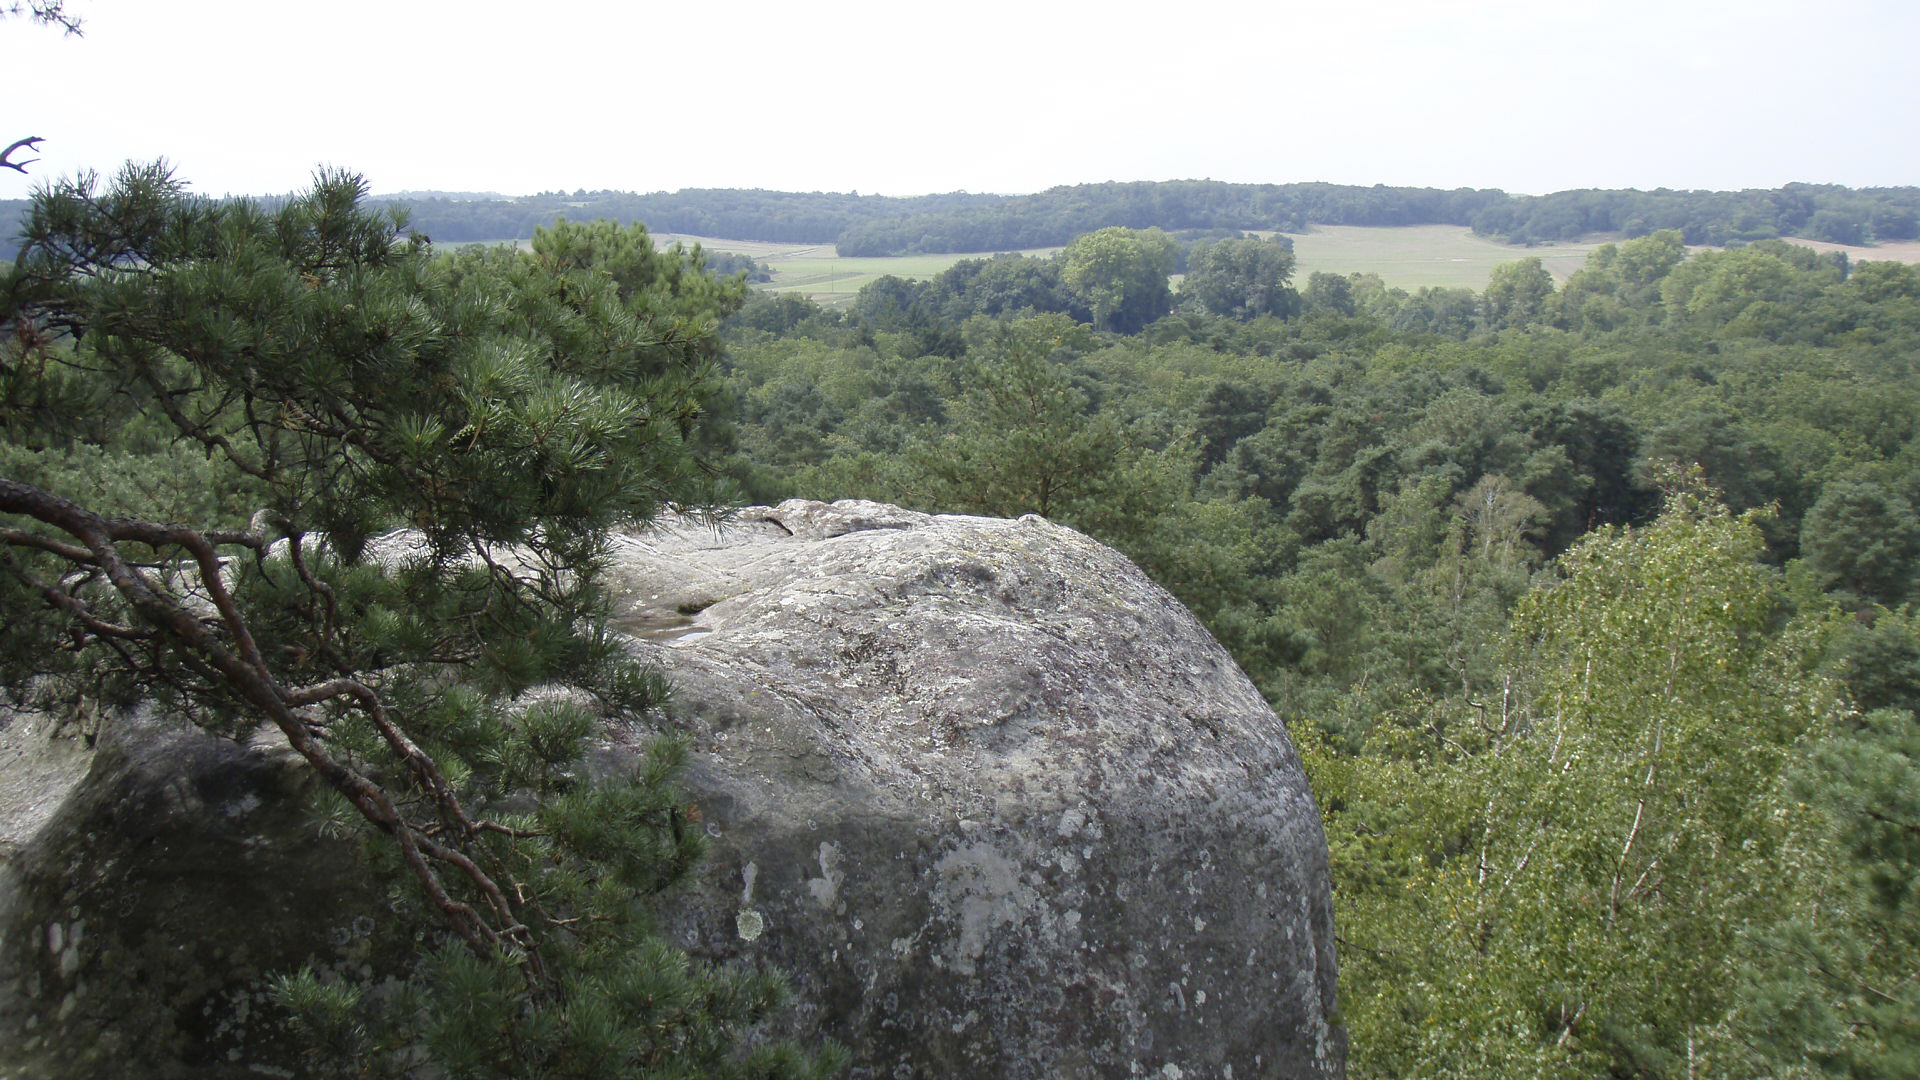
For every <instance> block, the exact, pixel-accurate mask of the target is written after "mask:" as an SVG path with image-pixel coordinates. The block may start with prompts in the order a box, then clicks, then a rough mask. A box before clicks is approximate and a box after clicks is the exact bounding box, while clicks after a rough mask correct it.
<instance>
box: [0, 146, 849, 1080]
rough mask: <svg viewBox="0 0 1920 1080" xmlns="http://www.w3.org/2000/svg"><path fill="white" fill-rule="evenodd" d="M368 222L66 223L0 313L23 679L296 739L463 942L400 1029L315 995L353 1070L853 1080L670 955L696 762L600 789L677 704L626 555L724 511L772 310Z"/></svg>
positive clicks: (80, 189) (45, 691) (650, 761)
mask: <svg viewBox="0 0 1920 1080" xmlns="http://www.w3.org/2000/svg"><path fill="white" fill-rule="evenodd" d="M364 195H365V185H364V183H363V182H362V181H361V180H360V179H359V178H358V177H355V176H349V175H343V174H323V175H321V176H320V177H319V178H318V179H317V182H316V183H315V185H314V186H313V188H312V190H311V191H309V192H308V193H306V194H304V195H302V196H300V197H298V198H295V199H293V200H291V201H290V202H288V203H287V204H286V205H285V206H283V207H281V208H279V209H267V208H264V207H262V206H259V205H256V204H252V203H249V202H244V201H242V202H223V203H215V202H212V201H208V200H203V199H197V198H193V197H190V196H188V195H187V194H186V193H185V191H184V190H183V185H182V184H181V183H180V182H179V181H177V180H175V179H174V178H173V177H172V175H171V174H170V172H169V171H168V170H167V169H166V168H165V167H164V165H155V166H147V167H129V168H128V169H127V170H125V171H124V172H123V173H122V174H121V175H120V176H119V177H118V178H116V179H115V180H114V181H113V182H112V183H111V184H107V185H102V184H100V183H99V181H98V180H97V178H92V177H86V178H82V179H80V180H78V181H74V182H63V183H60V184H57V185H55V186H53V187H52V188H50V189H48V190H46V191H43V192H42V193H41V194H40V195H39V196H38V197H37V198H36V200H35V203H34V207H33V210H32V214H31V218H30V220H29V222H28V225H27V228H26V237H25V240H26V245H25V249H24V251H23V254H22V256H21V258H20V260H19V261H18V263H17V264H16V265H15V266H14V267H12V268H11V269H9V270H7V271H5V273H4V277H3V278H0V302H3V306H0V319H4V326H3V329H4V331H5V334H4V344H3V345H0V592H3V593H4V595H0V602H4V605H5V610H6V611H7V612H9V618H8V619H7V620H6V621H5V625H4V626H0V677H4V680H5V683H6V685H7V687H8V688H9V689H10V690H11V691H12V692H13V693H14V694H15V695H16V696H19V697H22V698H26V699H29V700H33V701H34V702H35V703H36V704H39V705H40V706H41V707H45V708H57V707H59V705H60V703H62V702H69V703H70V702H72V701H75V700H82V699H85V700H91V701H94V702H102V703H105V704H109V705H113V704H121V705H124V704H128V703H131V702H132V701H134V700H139V699H145V700H152V701H157V702H159V703H160V704H162V705H163V706H165V707H167V708H169V709H171V710H174V711H176V712H178V713H180V714H182V715H184V716H187V717H189V718H191V719H192V720H193V721H194V722H195V723H197V724H199V725H200V726H202V727H203V728H205V729H207V730H209V731H212V732H216V733H220V734H224V735H232V736H244V735H246V734H248V733H251V732H253V731H254V730H255V729H257V728H259V727H260V726H261V725H263V724H265V725H269V726H270V727H271V728H273V729H275V730H277V732H278V733H279V735H280V736H281V737H282V738H284V739H285V740H286V742H287V743H288V744H289V745H290V746H291V747H292V748H293V749H294V750H295V751H296V752H297V753H298V754H299V755H300V756H301V757H302V758H304V759H305V761H306V762H307V763H308V764H309V765H310V766H311V768H312V769H313V771H314V773H315V775H316V776H317V777H318V778H319V780H320V781H321V782H322V785H323V788H322V790H323V791H324V792H326V793H327V799H326V802H327V804H328V805H327V806H326V807H323V813H326V814H330V815H331V816H332V818H333V820H334V821H335V822H336V823H337V824H339V825H340V826H342V827H351V826H356V825H357V826H358V827H359V828H361V829H362V830H363V831H364V832H365V834H366V835H368V836H369V837H370V838H372V839H373V840H374V841H377V842H375V843H372V844H371V845H370V846H371V849H372V851H373V853H374V854H373V864H372V867H371V868H370V872H384V873H387V874H390V875H391V876H393V877H394V878H396V879H398V880H401V881H404V882H406V883H408V885H409V886H410V889H409V891H408V893H407V895H409V896H410V897H411V898H412V902H413V903H414V904H415V906H416V909H417V914H418V916H419V917H420V918H421V919H422V920H430V921H431V925H437V926H438V927H439V931H438V935H437V936H438V940H440V941H441V945H440V946H439V947H438V948H436V949H435V950H434V951H433V952H432V954H431V955H430V956H429V957H428V958H426V960H425V962H424V964H423V966H422V969H421V971H420V973H419V977H418V978H417V979H416V980H415V982H414V984H413V986H412V989H411V992H410V993H407V994H403V995H400V996H398V997H395V998H389V999H384V1000H381V1001H373V1000H368V999H363V998H362V997H361V996H360V995H358V994H357V993H355V992H354V991H353V990H352V988H350V987H347V986H344V985H340V984H337V983H329V982H327V981H325V980H322V979H320V978H319V977H317V976H315V975H313V974H312V973H310V972H309V973H303V974H298V975H290V976H288V977H287V978H285V979H283V980H282V981H281V983H280V991H281V998H282V1000H283V1001H284V1002H286V1003H287V1004H288V1005H290V1006H291V1007H292V1008H293V1011H294V1014H295V1016H296V1018H297V1019H298V1020H299V1022H300V1023H302V1024H304V1025H305V1027H306V1029H307V1030H308V1031H309V1033H310V1034H311V1035H312V1036H313V1037H314V1038H315V1039H316V1040H318V1041H319V1042H320V1043H321V1044H322V1045H324V1046H326V1047H329V1048H331V1049H332V1050H334V1051H335V1052H336V1053H335V1054H333V1055H330V1056H322V1057H321V1058H319V1059H318V1060H320V1061H322V1062H333V1063H336V1064H338V1066H339V1068H340V1071H341V1072H342V1073H344V1074H347V1075H356V1076H357V1075H380V1074H382V1073H386V1072H390V1073H393V1074H396V1075H415V1074H418V1070H420V1069H422V1068H431V1069H437V1070H439V1073H438V1074H440V1075H447V1076H459V1077H508V1076H515V1077H518V1076H536V1075H537V1076H551V1077H589V1076H590V1077H596V1078H599V1077H627V1076H641V1075H645V1076H756V1077H757V1076H766V1077H772V1076H810V1075H820V1074H822V1073H823V1072H825V1071H828V1070H829V1068H830V1066H831V1065H832V1064H833V1061H832V1057H833V1055H832V1054H827V1055H825V1056H823V1057H818V1058H815V1057H810V1056H808V1055H805V1054H801V1053H799V1052H798V1051H796V1050H794V1049H793V1048H791V1047H769V1048H765V1049H762V1050H759V1051H754V1052H752V1053H748V1052H747V1051H745V1050H743V1049H741V1047H742V1046H743V1045H745V1044H747V1043H749V1042H751V1040H750V1039H746V1038H745V1035H746V1033H747V1032H748V1031H749V1030H750V1027H751V1025H752V1024H753V1023H754V1022H755V1021H757V1020H758V1019H759V1018H761V1017H763V1016H765V1015H767V1013H768V1012H769V1010H771V1009H773V1008H775V1007H776V1006H777V1005H778V1003H779V1002H780V1000H781V987H780V984H779V981H778V980H777V979H776V978H773V977H771V976H765V975H754V974H744V975H743V974H735V973H729V972H722V971H714V970H706V969H703V968H701V967H698V966H696V965H694V964H692V963H691V962H690V961H689V960H688V958H686V957H685V956H683V955H681V954H679V953H678V952H677V951H675V950H674V949H672V948H670V947H668V946H667V945H666V944H664V943H663V942H661V941H659V940H658V939H657V938H655V937H653V936H651V935H650V933H649V931H648V929H647V927H648V921H647V916H648V910H647V908H648V901H649V898H650V897H652V896H653V895H654V894H656V893H658V892H659V891H660V890H662V889H663V888H665V887H666V886H668V885H670V884H671V883H672V882H673V881H674V880H675V879H676V878H677V877H678V876H679V875H680V874H681V873H683V872H684V870H685V869H686V868H687V866H688V865H689V864H690V863H691V861H692V860H693V859H695V858H696V857H697V856H698V854H699V850H700V843H699V834H698V830H696V829H692V828H689V827H687V823H686V822H685V820H684V814H683V811H682V810H681V806H682V801H681V800H680V799H679V798H678V797H677V796H676V794H675V792H674V790H673V784H672V778H673V774H674V770H675V766H676V763H677V762H678V760H679V757H680V756H681V753H682V751H681V750H680V748H679V747H678V746H677V744H675V743H674V742H672V741H671V740H670V739H669V740H663V741H659V742H656V743H655V745H654V747H653V750H652V752H651V753H650V754H649V755H648V756H647V757H646V759H645V764H644V765H642V766H637V767H636V768H635V770H634V772H633V774H632V775H630V776H626V777H622V778H614V779H613V780H612V781H610V782H607V783H599V782H596V783H593V784H587V783H583V782H581V781H580V779H579V778H578V776H577V773H576V771H575V763H576V762H577V761H578V758H579V755H580V752H581V748H582V744H583V742H584V740H586V739H587V738H588V737H589V736H590V735H593V734H595V733H597V732H598V731H599V730H600V725H601V724H602V723H603V722H611V723H614V724H628V725H631V724H634V723H635V722H637V721H638V720H639V719H640V718H641V716H642V715H643V714H644V713H645V712H646V710H647V709H649V708H650V707H651V706H653V705H654V704H656V703H657V702H659V701H660V699H661V696H662V694H663V693H664V687H663V685H662V682H661V680H660V678H659V677H658V676H657V675H656V674H655V673H652V672H649V671H646V670H643V669H641V668H640V667H638V666H637V665H636V664H635V663H634V661H633V660H632V659H631V658H630V657H629V655H628V654H627V653H626V652H625V651H624V649H623V648H622V646H621V645H620V643H619V640H618V639H617V638H616V637H615V636H613V635H611V634H610V633H609V632H608V631H607V629H606V626H605V621H604V616H605V612H606V604H605V601H604V597H603V595H602V591H601V587H600V581H599V570H600V568H601V565H602V563H603V560H604V556H605V554H606V545H607V541H608V532H609V530H610V529H612V528H614V527H616V526H620V525H630V524H634V523H639V522H644V521H646V520H647V519H648V518H650V517H651V516H653V515H654V514H656V513H657V512H658V511H659V510H660V509H661V508H662V507H665V506H672V507H679V508H686V509H698V508H701V507H709V506H713V505H716V504H717V501H718V495H719V493H718V492H716V490H715V489H714V488H713V485H712V484H711V483H710V481H709V474H708V472H707V471H706V470H705V469H704V468H703V466H702V461H701V456H700V452H699V451H700V445H699V438H700V435H699V430H700V421H701V418H702V415H703V410H704V408H705V403H706V399H707V395H708V394H709V392H710V391H709V382H708V378H707V376H708V372H709V368H710V366H711V364H712V363H713V361H714V358H715V355H716V345H715V342H714V338H713V328H714V326H715V325H716V323H717V322H718V320H719V319H720V318H722V317H723V316H725V315H726V314H727V313H728V312H730V311H732V310H734V309H735V308H736V307H737V306H738V305H739V303H740V302H741V297H742V292H743V289H744V285H743V283H742V282H741V281H740V280H738V279H737V278H736V279H730V280H724V281H723V280H718V279H716V278H714V277H713V276H711V275H709V274H707V273H706V272H704V270H703V269H702V265H701V261H700V258H699V255H698V252H697V251H696V252H694V253H692V254H691V256H689V255H687V254H686V253H683V252H681V251H679V250H677V249H676V250H673V251H668V252H662V251H657V250H655V248H654V247H653V244H652V242H651V240H650V238H649V237H648V235H647V233H646V231H645V229H644V228H642V227H640V226H633V227H631V228H625V229H622V228H618V227H615V226H613V225H611V224H607V223H595V224H591V225H577V224H569V223H566V222H562V223H560V224H559V225H556V226H555V227H554V228H552V229H546V230H542V231H541V232H540V233H539V234H538V235H537V237H536V238H535V240H534V243H533V246H532V250H531V251H530V252H525V253H522V252H515V251H510V250H504V249H503V250H495V251H479V252H473V253H463V254H461V255H457V256H453V257H439V258H436V257H434V256H433V254H432V253H431V251H430V249H429V248H428V246H427V245H426V243H425V242H424V240H423V239H422V238H419V237H407V236H405V235H404V228H403V227H404V220H403V219H402V218H400V217H399V216H396V215H387V216H382V215H379V214H374V213H370V212H368V211H366V210H365V209H363V208H362V206H361V200H362V198H363V197H364ZM129 480H130V481H131V482H123V481H129ZM14 613H20V617H18V618H15V617H13V614H14ZM535 690H539V691H541V692H540V693H531V692H532V691H535ZM603 718H605V720H604V721H603ZM528 796H535V797H534V798H528ZM509 807H513V808H515V809H512V810H509V809H507V808H509Z"/></svg>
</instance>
